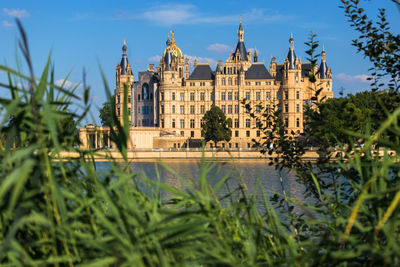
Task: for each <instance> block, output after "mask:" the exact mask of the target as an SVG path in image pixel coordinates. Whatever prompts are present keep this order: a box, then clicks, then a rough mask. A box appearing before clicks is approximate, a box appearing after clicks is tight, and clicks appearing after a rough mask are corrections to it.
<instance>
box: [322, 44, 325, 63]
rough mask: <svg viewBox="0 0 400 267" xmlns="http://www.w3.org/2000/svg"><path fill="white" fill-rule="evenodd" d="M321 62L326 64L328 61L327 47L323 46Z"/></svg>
mask: <svg viewBox="0 0 400 267" xmlns="http://www.w3.org/2000/svg"><path fill="white" fill-rule="evenodd" d="M321 61H322V62H325V61H326V53H325V47H324V45H322V53H321Z"/></svg>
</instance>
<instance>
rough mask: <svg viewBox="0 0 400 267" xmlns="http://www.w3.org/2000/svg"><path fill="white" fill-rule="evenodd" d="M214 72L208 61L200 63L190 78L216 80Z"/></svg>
mask: <svg viewBox="0 0 400 267" xmlns="http://www.w3.org/2000/svg"><path fill="white" fill-rule="evenodd" d="M214 77H215V75H214V73H213V71H212V70H211V68H210V65H209V64H208V63H205V64H204V63H203V64H202V63H199V64H198V65H197V66H196V68H195V69H194V70H193V72H192V74H191V75H190V77H189V79H188V80H214Z"/></svg>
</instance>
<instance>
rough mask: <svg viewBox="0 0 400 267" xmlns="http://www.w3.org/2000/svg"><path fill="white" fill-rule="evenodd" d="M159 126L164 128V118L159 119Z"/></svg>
mask: <svg viewBox="0 0 400 267" xmlns="http://www.w3.org/2000/svg"><path fill="white" fill-rule="evenodd" d="M161 128H164V119H161Z"/></svg>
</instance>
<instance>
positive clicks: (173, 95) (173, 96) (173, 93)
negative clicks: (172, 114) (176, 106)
mask: <svg viewBox="0 0 400 267" xmlns="http://www.w3.org/2000/svg"><path fill="white" fill-rule="evenodd" d="M161 94H162V95H161V96H162V97H161V100H164V93H161ZM172 100H175V92H172Z"/></svg>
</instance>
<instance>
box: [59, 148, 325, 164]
mask: <svg viewBox="0 0 400 267" xmlns="http://www.w3.org/2000/svg"><path fill="white" fill-rule="evenodd" d="M127 154H128V160H129V161H138V162H140V161H144V162H145V161H157V160H164V159H167V160H201V158H202V155H203V152H202V151H128V152H127ZM79 155H80V154H79V153H78V152H67V151H64V152H61V160H64V161H66V160H68V159H70V158H78V157H79ZM93 157H94V159H95V161H99V162H101V161H109V160H110V159H115V160H123V157H122V155H121V153H119V152H116V151H107V150H100V151H95V152H94V155H93ZM204 157H205V159H206V160H212V159H218V160H223V161H228V160H236V159H239V160H249V161H250V160H271V159H274V158H276V157H277V155H276V154H274V153H273V154H271V155H269V154H261V152H260V151H205V152H204ZM318 158H319V155H318V153H317V152H316V151H307V152H306V153H305V154H304V155H303V159H305V160H309V161H313V162H315V161H316V160H317V159H318Z"/></svg>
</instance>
